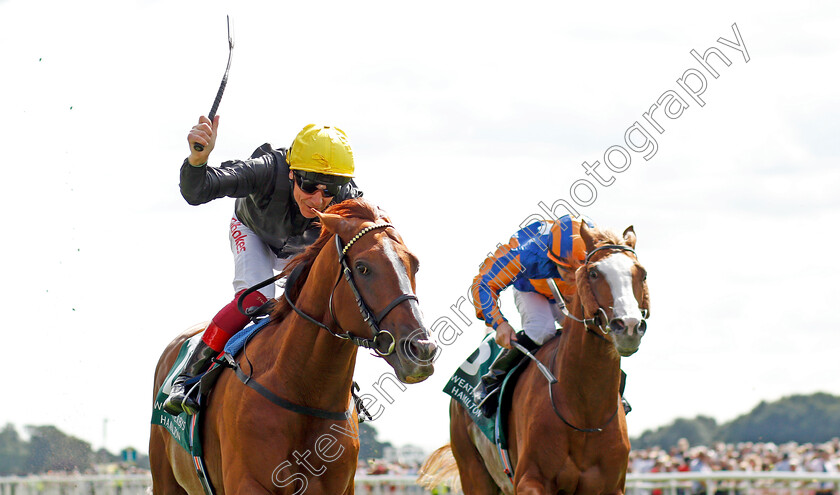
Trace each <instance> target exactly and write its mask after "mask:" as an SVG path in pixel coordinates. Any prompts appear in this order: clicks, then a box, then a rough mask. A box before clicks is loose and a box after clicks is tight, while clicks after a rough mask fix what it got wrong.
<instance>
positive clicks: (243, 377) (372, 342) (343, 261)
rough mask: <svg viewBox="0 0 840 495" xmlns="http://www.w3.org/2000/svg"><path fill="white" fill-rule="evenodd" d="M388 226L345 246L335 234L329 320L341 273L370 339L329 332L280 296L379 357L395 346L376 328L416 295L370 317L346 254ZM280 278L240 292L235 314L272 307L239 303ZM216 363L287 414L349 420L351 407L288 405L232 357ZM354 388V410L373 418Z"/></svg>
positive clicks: (379, 226) (289, 283)
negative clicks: (336, 262) (335, 271)
mask: <svg viewBox="0 0 840 495" xmlns="http://www.w3.org/2000/svg"><path fill="white" fill-rule="evenodd" d="M388 227H394V226H393V225H391V224H390V223H380V224H376V225H371V226H369V227H366V228H364V229H362V230H361V231H359V233H358V234H356V235H355V236H354V237H353V238H352V239H350V242H348V243H347V244H346V245H343V243H342V241H341V237H339V235H338V234H336V235H335V246H336V249H337V251H338V260H339V263H340V265H341V267H340V268H339V273H338V279H337V280H336V282H335V285H334V286H333V289H332V292H331V293H330V301H329V306H330V316H331V317H332V319H333V320H334V321H335V320H336V318H335V312H334V310H333V296H334V295H335V289H336V288H337V287H338V283H339V282H341V276H342V274H343V275H344V279H345V280H346V281H347V284H348V285H349V286H350V289H351V290H352V291H353V296H354V297H355V299H356V304H357V305H358V306H359V312H360V313H361V314H362V319H363V320H364V321H365V323H367V324H368V326H369V327H370V329H371V331H372V332H373V338H370V339H368V338H365V337H359V336H356V335H353V334H351V333H350V332H343V333H339V332H336V331H335V330H333V329H331V328H330V327H329V326H327V325H325V324H324V323H321V322H320V321H318V320H316V319H315V318H313V317H311V316H309V315H308V314H306V313H305V312H304V311H303V310H301V309H300V308H298V307H297V306H296V305H295V304H294V303H293V302H292V300H291V298H290V297H289V293H288V292H287V291H285V290H284V292H283V293H284V296H285V297H286V302H288V303H289V306H291V308H292V309H294V310H295V312H296V313H297V314H299V315H300V316H302V317H303V318H304V319H305V320H307V321H308V322H310V323H312V324H314V325H317V326H318V327H320V328H322V329H324V330H326V331H327V332H329V333H330V334H332V335H333V336H335V337H337V338H339V339H343V340H349V341H350V342H352V343H353V344H355V345H357V346H359V347H364V348H366V349H373V350H374V351H376V353H377V354H379V355H380V356H388V355H390V354H392V353H393V352H394V349H395V347H396V339H395V338H394V335H393V334H392V333H391V332H389V331H388V330H381V329H380V328H379V325H380V324H381V322H382V320H383V319H384V318H385V317H386V316H387V315H388V313H390V312H391V310H393V309H394V308H395V307H397V305H399V304H400V303H402V302H404V301H407V300H412V299H413V300H415V301H416V300H417V296H415V295H414V294H401V295H399V296H397V297H396V298H395V299H394V300H393V301H391V303H390V304H388V305H387V306H386V307H385V309H383V310H382V311H380V312H379V313H377V314H376V315H373V314H372V313H371V310H370V308H368V306H367V303H365V300H364V298H363V297H362V295H361V293H360V292H359V288H358V287H357V286H356V282H355V281H354V280H353V273H352V271H351V270H350V265H349V264H348V263H347V251H349V250H350V247H351V246H353V244H355V243H356V241H358V240H359V239H360V238H361V237H362V236H364V235H365V234H367V233H368V232H370V231H372V230H375V229H385V228H388ZM304 268H305V266H304V265H303V264H300V265H298V266H297V267H295V269H294V270H292V273H290V274H289V277H288V278H287V279H286V284H285V286H286V287H291V286H292V285H294V283H295V281H297V279H298V277H300V275H301V273H303V269H304ZM280 278H282V277H281V275H277V276H275V277H272V278H269V279H268V280H265V281H263V282H260V283H259V284H257V285H255V286H253V287H251V288H249V289H248V290H246V291H245V292H243V293H242V295H241V296H240V297H239V299H238V301H237V307H238V308H239V311H240V312H241V313H242V314H245V315H247V316H254V315H257V314H260V313H263V312H265V310H266V309H267V308H270V307H271V306H272V305H273V303H274V301H269V302H267V303H265V304H263V305H262V306H260V307H259V308H247V309H243V308H242V304H243V301H244V300H245V297H246V296H247V295H248V294H251V293H253V292H254V291H256V290H258V289H261V288H263V287H265V286H267V285H269V284H271V283H273V282H275V281H277V280H279V279H280ZM382 335H387V336H388V337H390V340H391V342H390V344H388V348H387V349H386V350H384V351H382V350H380V346H381V343H382V341H381V340H380V336H382ZM217 362H219V363H220V364H222V365H224V366H227V367H229V368H232V369H233V370H234V372H235V373H236V377H237V378H239V380H240V381H241V382H242V383H243V384H245V385H247V386H248V387H251V388H252V389H254V390H255V391H257V392H258V393H259V394H260V395H262V396H263V397H265V398H266V399H268V400H269V401H271V402H272V403H273V404H275V405H278V406H280V407H282V408H283V409H286V410H289V411H292V412H295V413H298V414H305V415H307V416H313V417H316V418H321V419H329V420H333V421H345V420H349V419H350V418H352V417H353V406H351V407H350V409H348V410H347V411H344V412H332V411H326V410H323V409H316V408H312V407H308V406H303V405H300V404H295V403H293V402H290V401H288V400H286V399H284V398H282V397H280V396H279V395H277V394H275V393H274V392H272V391H271V390H268V389H267V388H265V387H264V386H263V385H261V384H260V383H258V382H257V381H256V380H253V379H252V376H251V375H249V374H247V373H245V372H244V371H243V370H242V368H241V367H240V366H239V363H238V362H236V360H235V359H234V358H233V356H230V355H228V354H225V356H224V357H223V360H222V361H217ZM249 362H250V361H249ZM252 372H253V369H252ZM358 389H359V388H358V385H357V384H356V383H355V382H354V383H353V388H351V390H350V393H351V395H352V396H353V399H354V400H353V402H354V403H355V406H356V409H357V410H359V411H360V412H363V413H365V414H366V415H367V416H368V418H369V419H373V418H372V417H371V416H370V413H369V412H368V411H367V409H366V408H365V407H364V403H363V401H362V400H361V399H360V398H359V397H358V396H357V395H356V393H355V392H356V391H358ZM361 421H362V420H361V418H360V422H361Z"/></svg>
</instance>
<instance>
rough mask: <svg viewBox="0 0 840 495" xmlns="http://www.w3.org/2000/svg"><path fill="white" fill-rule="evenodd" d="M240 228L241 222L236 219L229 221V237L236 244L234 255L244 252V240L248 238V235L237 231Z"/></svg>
mask: <svg viewBox="0 0 840 495" xmlns="http://www.w3.org/2000/svg"><path fill="white" fill-rule="evenodd" d="M240 227H242V222H240V221H239V220H237V219H236V218H231V219H230V236H231V237H232V238H233V242H234V243H235V244H236V254H239V253H241V252H242V251H245V238H246V237H248V234H243V233H242V231H241V230H239V228H240Z"/></svg>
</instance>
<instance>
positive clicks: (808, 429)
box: [630, 393, 840, 449]
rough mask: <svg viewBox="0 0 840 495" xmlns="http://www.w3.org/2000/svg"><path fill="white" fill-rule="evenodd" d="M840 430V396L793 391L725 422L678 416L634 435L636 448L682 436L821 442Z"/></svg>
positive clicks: (699, 440) (668, 443)
mask: <svg viewBox="0 0 840 495" xmlns="http://www.w3.org/2000/svg"><path fill="white" fill-rule="evenodd" d="M838 432H840V397H836V396H833V395H830V394H825V393H816V394H813V395H793V396H790V397H785V398H782V399H780V400H778V401H776V402H771V403H767V402H761V403H760V404H759V405H758V406H756V407H755V408H754V409H753V410H752V411H750V412H749V413H747V414H744V415H742V416H739V417H738V418H736V419H734V420H732V421H730V422H729V423H726V424H723V425H719V426H718V425H717V424H716V423H715V421H714V419H712V418H707V417H703V416H698V417H697V418H695V419H693V420H689V419H677V420H676V421H674V422H673V423H671V424H669V425H667V426H663V427H660V428H658V429H657V430H656V431H651V430H648V431H645V432H644V433H642V434H641V435H640V436H639V437H638V438H634V439H631V442H630V443H631V444H632V445H633V448H634V449H645V448H650V447H654V446H659V447H661V448H663V449H669V448H671V447H673V446H674V445H676V443H677V441H678V440H679V439H680V438H685V439H687V440H688V441H689V443H690V444H691V445H711V444H712V443H714V442H725V443H737V442H775V443H784V442H797V443H808V442H811V443H821V442H827V441H829V440H831V439H832V438H834V437H836V436H838Z"/></svg>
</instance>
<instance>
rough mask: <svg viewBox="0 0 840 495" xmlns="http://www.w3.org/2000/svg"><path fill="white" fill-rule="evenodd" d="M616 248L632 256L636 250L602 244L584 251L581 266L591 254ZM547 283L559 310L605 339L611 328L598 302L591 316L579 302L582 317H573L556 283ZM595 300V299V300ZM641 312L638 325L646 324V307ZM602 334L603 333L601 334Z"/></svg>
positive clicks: (617, 245) (587, 262)
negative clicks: (584, 255)
mask: <svg viewBox="0 0 840 495" xmlns="http://www.w3.org/2000/svg"><path fill="white" fill-rule="evenodd" d="M610 249H613V250H618V251H627V252H628V253H632V254H633V256H637V255H636V251H634V250H633V248H631V247H630V246H624V245H621V244H605V245H603V246H598V247H597V248H595V249H593V250H592V251H590V252H588V253H586V258H584V260H583V266H584V267H585V266H586V265H588V264H589V261H590V259H591V258H592V255H594V254H595V253H597V252H598V251H605V250H610ZM548 285H549V287H550V288H551V292H552V294H553V295H554V299H555V300H557V303H558V305H560V310H561V311H562V312H563V314H564V315H565V316H568V317H569V318H571V319H573V320H575V321H577V322H578V323H583V325H584V326H585V327H586V330H587V331H589V332H592V334H593V335H595V336H596V337H598V338H599V339H603V340H607V339H606V338H605V337H604V336H605V335H609V334H610V332H611V330H610V327H609V317H608V316H607V312H606V311H605V310H604V308H603V307H602V306H601V305H600V304H599V305H598V308H597V309H596V310H595V312H594V314H593V315H592V318H587V317H586V308H585V307H584V306H583V301H581V303H580V307H581V309H582V310H583V319H580V318H577V317H575V316H574V315H573V314H571V313H570V312H569V311H568V310H567V309H566V304H565V302H564V300H563V297H562V295H561V294H560V290H559V289H558V288H557V284H556V283H554V280H553V279H549V280H548ZM596 302H597V301H596ZM639 309H640V310H641V312H642V321H641V322H640V323H639V325H647V323H646V321H647V317H648V309H647V308H639ZM596 329H597V330H600V331H601V334H599V333H597V332H595V330H596ZM602 334H603V335H602Z"/></svg>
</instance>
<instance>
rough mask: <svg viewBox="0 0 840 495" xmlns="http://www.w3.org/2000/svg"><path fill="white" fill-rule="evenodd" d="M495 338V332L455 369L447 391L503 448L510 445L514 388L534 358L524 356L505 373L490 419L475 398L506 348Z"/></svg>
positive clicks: (490, 438) (482, 429)
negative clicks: (507, 428)
mask: <svg viewBox="0 0 840 495" xmlns="http://www.w3.org/2000/svg"><path fill="white" fill-rule="evenodd" d="M494 338H495V334H492V333H491V334H489V335H488V336H487V337H486V338H485V339H484V341H483V342H482V343H481V345H479V346H478V348H477V349H476V350H475V351H474V352H473V353H472V354H470V356H469V357H468V358H467V360H466V361H464V363H463V364H461V366H460V367H459V368H458V369H457V370H455V373H454V374H453V375H452V378H450V379H449V381H448V382H447V383H446V386H445V387H444V389H443V391H444V392H445V393H446V394H447V395H449V396H450V397H452V398H453V399H454V400H456V401H458V402H459V403H460V404H461V405H462V406H463V407H464V409H465V410H466V411H467V413H469V415H470V418H472V420H473V422H474V423H475V424H476V426H478V429H480V430H481V432H482V433H484V435H485V436H486V437H487V438H488V439H489V440H490V441H491V442H493V443H494V444H496V445H500V446H501V447H502V448H507V439H506V435H505V425H506V424H507V415H508V413H509V412H510V406H511V398H512V396H513V389H514V386H515V384H516V381H517V379H518V378H519V375H520V374H521V372H522V370H524V369H525V367H526V366H527V364H528V362H529V361H530V360H529V359H527V358H526V359H523V360H522V361H521V362H519V364H517V365H516V366H515V367H514V368H513V369H512V370H511V371H510V372H509V373H508V374H507V376H505V378H504V381H503V382H502V387H501V390H500V391H499V394H500V396H499V401H498V406H497V408H496V414H494V415H493V417H490V418H487V417H485V416H484V415H483V414H481V410H480V409H479V408H478V406H477V405H475V403H474V401H473V390H474V389H475V387H476V386H478V384H479V382H480V381H481V377H482V376H483V375H484V374H485V373H487V370H488V369H490V365H491V364H492V363H493V361H494V360H495V359H496V356H498V355H499V353H500V352H502V347H501V346H499V344H497V343H496V341H495V340H494Z"/></svg>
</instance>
